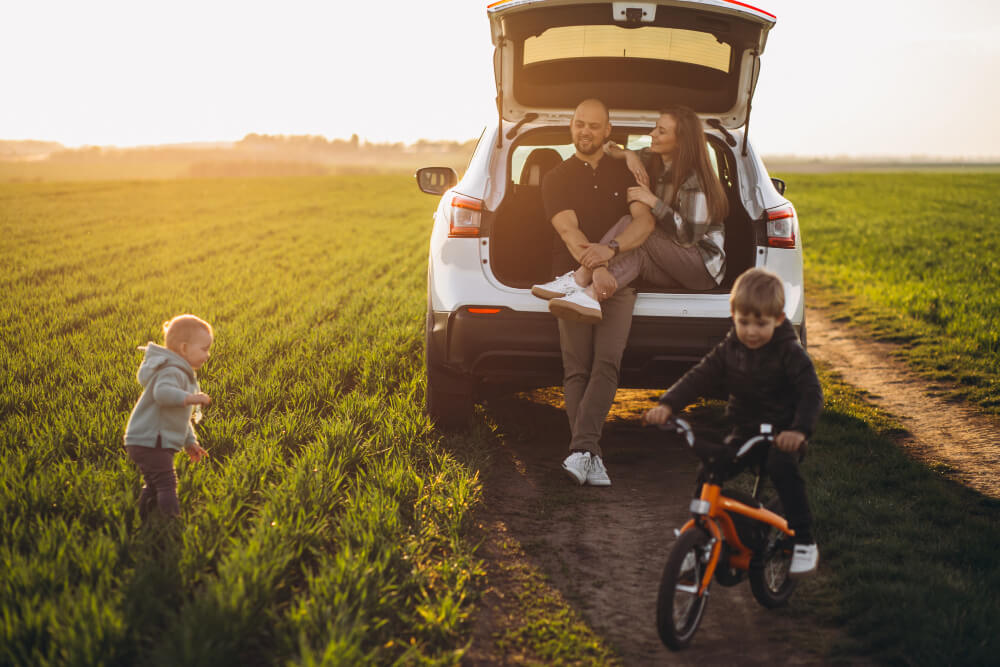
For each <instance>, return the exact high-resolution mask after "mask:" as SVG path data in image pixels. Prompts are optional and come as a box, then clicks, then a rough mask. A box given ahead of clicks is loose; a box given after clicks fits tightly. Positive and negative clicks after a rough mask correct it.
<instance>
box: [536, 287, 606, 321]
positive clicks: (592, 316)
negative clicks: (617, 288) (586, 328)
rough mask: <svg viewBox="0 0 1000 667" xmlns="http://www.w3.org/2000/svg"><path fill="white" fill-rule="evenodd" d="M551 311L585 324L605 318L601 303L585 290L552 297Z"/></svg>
mask: <svg viewBox="0 0 1000 667" xmlns="http://www.w3.org/2000/svg"><path fill="white" fill-rule="evenodd" d="M549 312H550V313H552V314H553V315H555V316H556V317H558V318H560V319H564V320H570V321H571V322H583V323H585V324H597V323H598V322H600V321H601V319H603V316H602V315H601V304H599V303H598V302H597V299H594V298H591V297H590V296H588V295H587V293H586V292H584V291H583V290H579V291H577V292H571V293H569V294H567V295H566V296H564V297H560V298H558V299H552V300H551V301H549Z"/></svg>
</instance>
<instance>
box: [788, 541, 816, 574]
mask: <svg viewBox="0 0 1000 667" xmlns="http://www.w3.org/2000/svg"><path fill="white" fill-rule="evenodd" d="M817 564H819V549H818V548H817V547H816V544H815V543H813V544H796V545H795V550H794V551H793V552H792V564H791V565H790V566H789V567H788V574H789V576H792V577H801V576H803V575H806V574H812V573H813V572H814V571H815V570H816V565H817Z"/></svg>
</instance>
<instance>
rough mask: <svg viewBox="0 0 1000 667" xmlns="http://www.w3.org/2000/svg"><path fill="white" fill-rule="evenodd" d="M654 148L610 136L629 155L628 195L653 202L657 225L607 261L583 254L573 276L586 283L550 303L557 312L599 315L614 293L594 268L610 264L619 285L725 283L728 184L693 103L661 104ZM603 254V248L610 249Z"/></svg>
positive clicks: (612, 151)
mask: <svg viewBox="0 0 1000 667" xmlns="http://www.w3.org/2000/svg"><path fill="white" fill-rule="evenodd" d="M650 137H651V139H652V140H651V143H650V146H649V148H646V149H643V150H642V151H640V152H639V153H635V152H633V151H628V150H624V149H622V148H620V147H619V146H617V145H615V144H613V143H611V142H609V143H608V145H607V146H605V151H606V152H607V153H608V155H610V156H611V157H614V158H617V159H625V160H627V161H628V164H629V168H630V169H631V170H632V172H633V173H635V174H636V180H637V181H639V185H638V186H635V187H631V188H629V189H628V198H629V201H630V202H632V201H640V202H642V203H644V204H646V205H648V206H649V207H650V209H651V210H652V212H653V216H654V217H655V218H656V223H657V224H656V226H655V227H654V229H653V231H652V232H651V233H650V234H649V236H648V237H647V238H646V240H645V241H643V243H642V245H640V246H639V247H638V248H635V249H633V250H629V251H624V252H622V253H621V254H617V253H616V254H615V256H614V257H612V259H611V260H609V261H607V262H606V263H601V264H598V263H597V262H596V261H588V256H589V254H588V253H585V255H584V256H583V257H582V258H581V259H582V263H583V266H581V267H580V268H579V269H577V270H576V272H575V274H574V278H575V280H576V283H577V285H579V286H580V287H581V288H582V289H581V290H580V291H578V292H576V293H575V294H574V293H570V294H567V295H566V296H564V297H562V298H558V299H553V300H552V301H550V302H549V309H550V310H551V311H552V313H553V314H555V315H556V316H557V317H567V318H570V319H577V320H584V321H594V320H599V319H600V317H601V314H600V305H599V303H597V302H598V301H600V300H603V299H604V298H606V297H608V296H610V293H602V294H599V295H598V294H595V293H594V288H593V285H592V284H591V283H592V278H593V272H594V271H596V270H601V268H602V267H603V268H606V269H607V270H608V271H609V272H610V273H611V276H612V277H613V278H614V284H615V289H616V290H617V289H621V288H623V287H625V286H626V285H628V284H630V283H631V282H633V281H634V280H635V279H636V278H638V277H639V276H642V277H643V278H645V279H646V280H649V281H650V282H652V283H653V284H655V285H657V286H658V287H665V288H680V289H686V290H698V291H703V290H709V289H713V288H715V287H717V286H718V285H719V283H721V282H722V278H723V276H724V275H725V271H726V256H725V252H724V250H723V243H724V241H725V230H724V227H723V221H724V220H725V218H726V215H727V214H728V212H729V202H728V201H727V199H726V193H725V190H723V188H722V184H721V183H720V182H719V178H718V176H717V174H716V172H715V169H713V167H712V163H711V162H710V161H709V158H708V149H707V147H706V144H705V132H704V130H703V128H702V124H701V120H700V119H699V118H698V116H697V114H695V113H694V112H693V111H692V110H691V109H688V108H687V107H681V106H675V107H670V108H667V109H664V110H662V111H661V112H660V117H659V119H658V120H657V122H656V127H654V128H653V131H652V132H650ZM631 220H632V219H631V217H630V216H625V217H624V218H622V219H621V220H620V221H619V222H618V223H617V224H616V225H615V226H614V227H612V228H611V229H610V230H609V231H608V233H607V234H605V236H604V238H602V239H601V244H603V245H605V246H607V245H611V246H612V248H614V247H615V246H616V245H617V244H615V243H613V240H614V238H615V237H616V236H617V235H618V234H620V233H621V231H622V230H623V229H625V227H626V226H628V224H629V223H630V222H631ZM604 254H605V256H606V249H605V253H604Z"/></svg>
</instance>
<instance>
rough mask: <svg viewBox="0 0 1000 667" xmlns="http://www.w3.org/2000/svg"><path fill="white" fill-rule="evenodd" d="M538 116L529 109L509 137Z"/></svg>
mask: <svg viewBox="0 0 1000 667" xmlns="http://www.w3.org/2000/svg"><path fill="white" fill-rule="evenodd" d="M536 118H538V114H537V113H535V112H534V111H529V112H528V113H526V114H524V118H522V119H521V120H519V121H517V125H515V126H514V127H512V128H510V129H509V130H507V138H508V139H513V138H514V135H515V134H517V131H518V130H520V129H521V126H522V125H524V124H525V123H530V122H531V121H533V120H535V119H536ZM733 145H734V146H735V145H736V144H733Z"/></svg>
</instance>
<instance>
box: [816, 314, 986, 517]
mask: <svg viewBox="0 0 1000 667" xmlns="http://www.w3.org/2000/svg"><path fill="white" fill-rule="evenodd" d="M807 322H808V334H809V353H810V354H811V355H812V356H813V358H815V359H819V360H822V361H824V362H826V363H828V364H829V365H830V366H831V367H833V368H834V369H836V370H837V372H838V373H840V375H841V377H843V379H844V381H845V382H847V383H848V384H851V385H853V386H855V387H858V388H859V389H863V390H865V391H866V392H868V399H869V400H871V402H872V403H874V404H876V405H878V406H879V407H881V408H882V409H884V410H885V411H886V412H889V413H891V414H893V415H894V416H895V417H897V418H898V419H899V420H900V421H901V422H902V424H903V426H904V427H905V428H906V429H907V430H908V431H909V435H907V436H905V437H904V438H902V440H901V444H902V445H903V446H904V447H906V448H907V450H908V451H909V452H910V453H911V454H912V455H913V456H914V457H916V458H918V459H920V460H922V461H926V462H927V463H928V464H931V465H934V467H935V468H936V469H938V470H941V471H942V472H944V473H946V474H947V475H948V476H949V477H951V478H952V479H955V480H957V481H959V482H961V483H962V484H965V485H966V486H968V487H970V488H972V489H975V490H976V491H979V492H980V493H983V494H985V495H988V496H992V497H994V498H1000V419H996V418H993V417H989V416H984V415H981V414H978V413H976V412H974V411H973V410H971V409H970V408H968V407H965V406H963V405H960V404H957V403H955V402H953V401H948V400H945V399H942V398H938V397H936V396H933V395H931V394H930V393H929V390H930V389H931V387H929V386H928V382H927V381H926V380H923V379H921V378H919V377H917V376H915V375H913V374H912V373H911V372H909V371H908V370H907V369H906V368H905V366H904V365H903V363H902V362H900V361H899V360H898V359H897V358H896V356H895V348H894V346H893V345H891V344H888V343H880V342H877V341H873V340H869V339H865V338H860V337H858V336H857V334H856V333H855V332H853V331H851V330H850V329H849V328H848V327H846V326H844V325H842V324H838V323H836V322H833V321H831V320H830V319H829V318H828V317H827V316H826V315H824V314H823V312H822V311H819V310H810V311H809V312H808V314H807Z"/></svg>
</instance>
